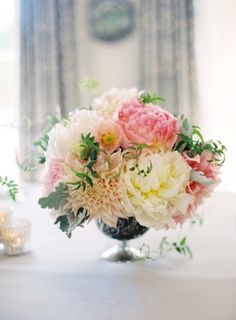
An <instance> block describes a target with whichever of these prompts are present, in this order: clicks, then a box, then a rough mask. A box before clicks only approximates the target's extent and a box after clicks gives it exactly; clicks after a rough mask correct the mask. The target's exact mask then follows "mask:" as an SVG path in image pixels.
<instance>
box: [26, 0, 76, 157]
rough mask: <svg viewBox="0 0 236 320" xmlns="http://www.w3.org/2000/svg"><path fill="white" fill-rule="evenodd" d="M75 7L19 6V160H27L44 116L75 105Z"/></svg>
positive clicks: (39, 2) (46, 2)
mask: <svg viewBox="0 0 236 320" xmlns="http://www.w3.org/2000/svg"><path fill="white" fill-rule="evenodd" d="M77 2H78V1H76V0H21V1H20V120H21V130H20V142H21V158H24V157H26V156H28V155H29V154H30V148H31V144H32V140H34V139H35V138H36V137H37V136H38V135H39V134H40V133H42V129H43V127H44V125H45V119H46V116H47V115H49V114H52V113H53V112H55V111H58V109H59V110H60V112H61V114H62V115H65V114H67V113H68V111H69V110H70V109H71V108H73V107H76V106H77V105H78V91H77V84H78V73H77V65H78V61H77V56H78V55H77V48H76V45H77V42H78V40H77V36H76V34H77V26H76V23H77V17H76V12H78V10H76V3H77ZM30 124H32V125H30Z"/></svg>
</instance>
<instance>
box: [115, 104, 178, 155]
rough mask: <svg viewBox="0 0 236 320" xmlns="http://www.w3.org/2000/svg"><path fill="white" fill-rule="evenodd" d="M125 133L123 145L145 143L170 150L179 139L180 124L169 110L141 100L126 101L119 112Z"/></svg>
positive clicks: (120, 123)
mask: <svg viewBox="0 0 236 320" xmlns="http://www.w3.org/2000/svg"><path fill="white" fill-rule="evenodd" d="M118 123H119V125H120V126H121V128H122V130H123V133H124V138H125V139H124V142H123V146H124V147H125V148H126V147H127V146H128V145H129V144H130V142H134V141H135V142H137V143H144V144H146V145H148V146H151V147H154V148H155V149H157V150H164V151H167V150H170V149H171V148H172V146H173V144H174V143H175V141H176V139H177V134H178V132H179V125H178V122H177V119H175V118H174V117H173V116H172V115H171V114H170V113H169V112H167V111H165V110H163V109H161V108H160V107H157V106H155V107H154V106H151V105H148V104H142V103H141V102H140V101H139V100H133V101H132V102H131V103H126V104H124V106H123V107H122V108H121V109H120V111H119V113H118Z"/></svg>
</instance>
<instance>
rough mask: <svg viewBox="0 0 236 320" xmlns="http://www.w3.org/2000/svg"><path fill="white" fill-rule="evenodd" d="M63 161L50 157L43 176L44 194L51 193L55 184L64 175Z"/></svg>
mask: <svg viewBox="0 0 236 320" xmlns="http://www.w3.org/2000/svg"><path fill="white" fill-rule="evenodd" d="M65 174H66V173H65V170H64V163H63V160H61V159H52V160H51V162H50V163H49V166H48V170H47V172H46V174H45V176H44V180H43V185H44V194H45V195H48V194H49V193H51V192H52V191H53V190H54V188H55V186H56V184H57V183H58V182H59V180H61V179H62V178H63V177H64V176H65Z"/></svg>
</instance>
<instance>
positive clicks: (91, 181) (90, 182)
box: [85, 176, 93, 187]
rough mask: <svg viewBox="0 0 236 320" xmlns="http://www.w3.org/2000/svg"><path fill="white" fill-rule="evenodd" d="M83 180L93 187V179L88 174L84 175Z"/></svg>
mask: <svg viewBox="0 0 236 320" xmlns="http://www.w3.org/2000/svg"><path fill="white" fill-rule="evenodd" d="M85 180H86V182H87V183H88V184H89V185H90V187H93V180H92V179H91V178H90V177H89V176H86V178H85Z"/></svg>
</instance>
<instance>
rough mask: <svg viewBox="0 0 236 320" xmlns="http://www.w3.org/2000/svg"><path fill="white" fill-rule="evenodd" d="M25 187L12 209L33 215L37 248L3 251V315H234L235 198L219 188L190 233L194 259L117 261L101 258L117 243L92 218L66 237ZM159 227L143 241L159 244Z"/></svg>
mask: <svg viewBox="0 0 236 320" xmlns="http://www.w3.org/2000/svg"><path fill="white" fill-rule="evenodd" d="M38 195H39V190H38V188H37V187H36V186H32V185H28V186H27V187H26V189H25V200H24V201H23V202H22V203H18V204H16V206H15V215H24V216H28V217H30V218H31V220H32V225H33V231H32V252H31V254H28V255H24V256H19V257H7V256H5V255H4V254H3V252H1V253H0V320H61V319H63V320H65V319H69V320H74V319H76V320H77V319H78V320H118V319H119V320H120V319H124V320H157V319H160V320H175V319H176V320H177V319H178V320H189V319H191V320H195V319H196V320H199V319H200V320H212V319H214V320H235V319H236V206H235V203H236V196H235V194H233V193H215V195H214V196H213V197H212V198H211V199H210V200H208V201H207V203H206V205H205V206H204V207H203V209H202V210H203V213H204V215H205V220H204V221H205V223H204V225H203V226H202V227H196V228H194V229H193V230H192V233H191V235H190V237H189V241H190V243H191V247H192V249H193V252H194V259H193V260H189V259H183V258H181V257H178V256H177V255H174V254H172V255H171V256H170V257H169V258H168V259H167V258H166V259H159V260H157V261H154V262H153V261H144V262H138V263H127V264H123V263H112V262H106V261H102V260H101V259H100V258H99V255H100V253H101V251H103V250H104V249H106V248H109V247H110V246H111V245H112V244H113V243H114V242H113V241H112V240H110V239H108V238H106V237H104V236H103V235H102V234H101V233H100V232H99V231H98V230H97V228H96V226H95V225H94V224H91V225H89V226H88V227H87V228H84V229H82V228H81V229H78V230H77V231H76V232H75V233H74V234H73V236H72V239H70V240H68V239H67V238H66V237H65V235H64V234H62V233H61V232H60V231H59V230H58V228H57V226H54V225H53V223H52V221H50V218H49V217H48V215H47V213H46V211H44V210H41V209H40V208H39V207H38V206H37V201H36V199H37V197H38ZM161 236H162V233H161V232H155V231H149V232H148V233H147V235H146V236H144V237H142V238H140V239H139V240H137V241H136V242H134V244H136V245H139V244H140V243H142V242H145V243H148V244H150V245H151V246H152V247H153V248H155V244H156V243H157V244H158V242H159V240H160V237H161Z"/></svg>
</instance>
